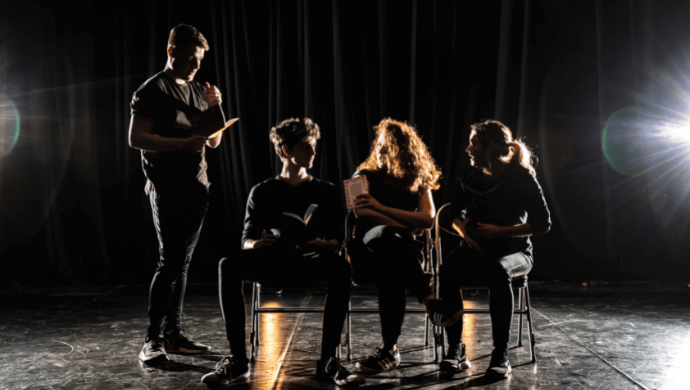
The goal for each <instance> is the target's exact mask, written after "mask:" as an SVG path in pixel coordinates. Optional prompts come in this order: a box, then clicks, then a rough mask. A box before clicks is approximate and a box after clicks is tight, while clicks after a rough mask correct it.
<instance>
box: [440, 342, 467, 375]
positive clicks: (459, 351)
mask: <svg viewBox="0 0 690 390" xmlns="http://www.w3.org/2000/svg"><path fill="white" fill-rule="evenodd" d="M439 366H440V369H441V372H457V371H465V370H469V369H470V368H472V364H471V363H470V361H469V360H467V355H466V354H465V344H457V345H455V346H452V345H451V346H449V348H448V353H447V354H446V356H444V357H443V360H442V361H441V364H439Z"/></svg>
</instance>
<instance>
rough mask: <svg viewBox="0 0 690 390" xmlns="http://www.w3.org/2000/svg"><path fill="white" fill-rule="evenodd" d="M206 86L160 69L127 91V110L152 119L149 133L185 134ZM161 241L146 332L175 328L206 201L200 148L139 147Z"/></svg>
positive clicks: (201, 103) (201, 106) (203, 99)
mask: <svg viewBox="0 0 690 390" xmlns="http://www.w3.org/2000/svg"><path fill="white" fill-rule="evenodd" d="M205 92H206V89H205V87H204V86H203V85H202V84H200V83H197V82H194V81H189V82H187V85H180V84H177V83H176V82H175V81H174V80H173V79H171V78H170V77H169V76H168V75H166V74H165V73H164V72H159V73H157V74H156V75H155V76H153V77H151V78H150V79H148V80H147V81H146V82H145V83H144V84H142V85H141V87H139V89H138V90H137V91H136V92H135V93H134V96H133V97H132V103H131V109H132V115H137V116H141V117H144V118H148V119H151V120H152V123H151V133H152V134H156V135H158V136H161V137H171V138H188V137H190V136H191V135H192V132H191V130H190V129H191V128H192V121H194V117H195V115H199V114H200V113H201V112H203V111H205V110H207V109H208V103H207V101H206V94H205ZM141 159H142V165H143V168H144V174H145V175H146V178H147V182H146V188H145V191H146V193H147V194H148V195H149V198H150V201H151V211H152V213H153V220H154V225H155V227H156V233H157V234H158V242H159V245H160V260H159V262H158V268H157V269H156V273H155V275H154V277H153V280H152V282H151V289H150V291H149V310H148V312H149V320H150V325H149V328H148V337H150V338H151V339H155V338H158V337H159V334H160V332H161V330H165V331H167V330H174V329H179V328H180V321H181V317H182V307H183V300H184V294H185V288H186V284H187V271H188V269H189V264H190V261H191V257H192V253H193V252H194V247H195V246H196V242H197V239H198V236H199V231H200V230H201V226H202V223H203V220H204V216H205V214H206V209H207V207H208V186H209V182H208V179H207V177H206V160H205V158H204V151H202V152H200V153H190V152H186V151H181V150H176V151H164V152H150V151H142V152H141Z"/></svg>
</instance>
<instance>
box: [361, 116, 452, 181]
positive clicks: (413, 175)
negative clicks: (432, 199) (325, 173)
mask: <svg viewBox="0 0 690 390" xmlns="http://www.w3.org/2000/svg"><path fill="white" fill-rule="evenodd" d="M374 128H375V129H376V141H374V143H373V145H372V147H371V152H370V153H369V157H367V159H366V160H364V162H363V163H362V164H360V165H359V167H357V169H358V170H359V169H366V170H369V171H374V172H383V173H386V174H388V175H389V176H392V177H394V178H395V179H397V180H398V181H399V182H400V183H401V184H402V186H404V188H405V189H406V190H407V191H409V192H410V193H419V192H421V191H425V190H427V189H431V190H437V189H439V188H440V187H441V186H440V185H439V183H438V181H439V179H440V178H441V171H440V170H439V168H438V167H437V166H436V163H435V162H434V158H433V157H431V154H430V153H429V150H428V149H427V147H426V145H425V144H424V142H422V139H421V138H420V137H419V135H418V134H417V130H416V129H415V128H414V127H413V126H411V125H408V124H407V123H404V122H400V121H396V120H394V119H391V118H386V119H384V120H382V121H381V123H379V124H378V125H377V126H374ZM382 137H383V138H382ZM379 139H383V145H382V147H381V148H380V151H379V153H380V155H381V166H379V164H378V162H377V158H376V155H377V149H379V147H378V143H379Z"/></svg>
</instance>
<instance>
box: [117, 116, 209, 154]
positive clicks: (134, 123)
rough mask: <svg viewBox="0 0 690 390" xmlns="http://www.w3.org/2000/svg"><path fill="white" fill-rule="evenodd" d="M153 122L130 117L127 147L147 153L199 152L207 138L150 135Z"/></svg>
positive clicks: (139, 117)
mask: <svg viewBox="0 0 690 390" xmlns="http://www.w3.org/2000/svg"><path fill="white" fill-rule="evenodd" d="M152 126H153V120H152V119H150V118H146V117H143V116H141V115H137V114H134V115H132V120H131V121H130V123H129V146H131V147H133V148H135V149H140V150H146V151H149V152H164V151H170V150H184V151H187V152H201V151H202V150H203V148H204V145H205V144H206V141H207V140H208V137H202V136H200V135H193V136H191V137H189V138H168V137H161V136H159V135H156V134H152V133H151V127H152Z"/></svg>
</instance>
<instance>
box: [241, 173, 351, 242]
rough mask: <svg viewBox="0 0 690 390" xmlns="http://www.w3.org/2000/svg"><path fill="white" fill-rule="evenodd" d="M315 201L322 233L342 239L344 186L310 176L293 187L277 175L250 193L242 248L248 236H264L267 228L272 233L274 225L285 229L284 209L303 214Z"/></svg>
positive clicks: (315, 215) (325, 237)
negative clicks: (341, 188)
mask: <svg viewBox="0 0 690 390" xmlns="http://www.w3.org/2000/svg"><path fill="white" fill-rule="evenodd" d="M311 204H316V205H318V206H319V207H318V208H317V210H316V211H315V212H314V217H316V218H318V221H317V222H318V225H317V229H318V231H319V232H320V233H321V234H320V235H318V237H319V238H322V239H324V240H326V241H328V240H331V239H336V240H338V241H339V242H340V241H342V237H343V230H342V225H343V221H344V211H343V205H342V201H341V197H340V190H339V189H338V188H337V187H336V186H335V185H333V184H332V183H330V182H327V181H325V180H319V179H317V178H315V177H313V176H310V177H309V180H307V181H305V182H304V183H301V184H300V185H298V186H296V187H293V186H291V185H290V184H288V183H286V182H284V181H283V180H281V179H280V176H276V177H274V178H271V179H268V180H265V181H263V182H261V183H259V184H257V185H255V186H254V187H253V188H252V190H251V192H250V193H249V199H248V200H247V210H246V213H245V216H244V230H243V232H242V248H244V243H245V241H247V239H252V240H259V239H261V234H262V232H263V231H264V230H265V231H266V233H267V234H270V233H271V229H281V226H282V218H284V217H283V216H282V214H283V213H292V214H295V215H298V216H300V217H302V216H304V213H305V212H306V211H307V209H308V208H309V206H310V205H311Z"/></svg>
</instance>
